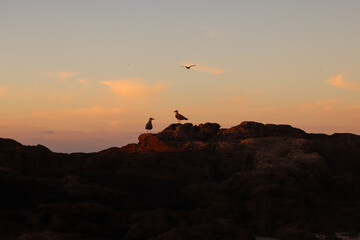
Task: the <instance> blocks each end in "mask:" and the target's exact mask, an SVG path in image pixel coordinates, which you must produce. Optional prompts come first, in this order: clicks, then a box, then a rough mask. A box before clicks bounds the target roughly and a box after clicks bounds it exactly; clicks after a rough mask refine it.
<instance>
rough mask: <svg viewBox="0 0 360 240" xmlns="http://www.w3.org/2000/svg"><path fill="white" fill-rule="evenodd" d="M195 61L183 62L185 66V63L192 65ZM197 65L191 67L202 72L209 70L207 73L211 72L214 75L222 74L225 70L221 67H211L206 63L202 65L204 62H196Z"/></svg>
mask: <svg viewBox="0 0 360 240" xmlns="http://www.w3.org/2000/svg"><path fill="white" fill-rule="evenodd" d="M192 64H193V63H184V64H181V65H182V66H185V65H192ZM195 65H196V66H195V67H193V68H191V69H194V70H195V71H200V72H207V73H210V74H213V75H218V74H222V73H224V72H225V70H224V69H221V68H214V67H209V66H205V65H202V64H195Z"/></svg>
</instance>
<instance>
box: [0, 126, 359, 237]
mask: <svg viewBox="0 0 360 240" xmlns="http://www.w3.org/2000/svg"><path fill="white" fill-rule="evenodd" d="M359 186H360V136H357V135H353V134H334V135H331V136H328V135H323V134H307V133H305V132H304V131H302V130H300V129H296V128H293V127H291V126H289V125H274V124H265V125H264V124H261V123H256V122H243V123H241V124H240V125H238V126H235V127H232V128H229V129H221V128H220V125H219V124H216V123H205V124H200V125H198V126H197V125H192V124H190V123H187V124H172V125H170V126H169V127H167V128H166V129H164V130H163V131H162V132H160V133H158V134H142V135H140V136H139V143H137V144H129V145H127V146H124V147H122V148H117V147H113V148H109V149H107V150H103V151H101V152H98V153H91V154H84V153H76V154H61V153H54V152H51V151H50V150H49V149H47V148H46V147H44V146H41V145H38V146H23V145H22V144H20V143H18V142H16V141H14V140H10V139H0V189H1V196H2V197H1V198H0V239H18V240H32V239H34V240H35V239H36V240H38V239H40V240H43V239H44V240H45V239H58V240H62V239H70V240H71V239H74V240H77V239H94V240H95V239H96V240H102V239H152V240H162V239H207V240H208V239H244V240H250V239H255V238H254V236H255V235H257V236H268V237H273V238H277V239H290V240H291V239H315V233H318V234H332V233H333V232H335V231H337V232H340V231H347V232H357V231H359V226H360V191H359V190H360V189H359Z"/></svg>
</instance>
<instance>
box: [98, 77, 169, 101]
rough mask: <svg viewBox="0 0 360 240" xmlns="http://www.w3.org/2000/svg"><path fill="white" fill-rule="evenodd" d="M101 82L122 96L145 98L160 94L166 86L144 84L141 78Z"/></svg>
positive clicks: (165, 84)
mask: <svg viewBox="0 0 360 240" xmlns="http://www.w3.org/2000/svg"><path fill="white" fill-rule="evenodd" d="M100 83H101V84H104V85H107V86H109V87H110V90H111V91H112V92H114V93H116V94H117V95H119V96H122V97H130V98H146V97H153V96H156V95H158V94H160V93H161V92H162V91H164V90H165V88H166V87H167V86H168V84H167V83H163V84H154V85H150V84H145V83H143V82H142V80H141V79H124V80H114V81H102V82H100Z"/></svg>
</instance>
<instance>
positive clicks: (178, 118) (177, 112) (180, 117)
mask: <svg viewBox="0 0 360 240" xmlns="http://www.w3.org/2000/svg"><path fill="white" fill-rule="evenodd" d="M174 112H175V117H176V119H177V120H178V122H181V120H188V119H187V118H186V117H184V116H183V115H181V114H180V113H179V111H178V110H175V111H174Z"/></svg>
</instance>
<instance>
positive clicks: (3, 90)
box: [0, 87, 8, 95]
mask: <svg viewBox="0 0 360 240" xmlns="http://www.w3.org/2000/svg"><path fill="white" fill-rule="evenodd" d="M7 91H8V89H7V88H6V87H0V95H5V94H6V93H7Z"/></svg>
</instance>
